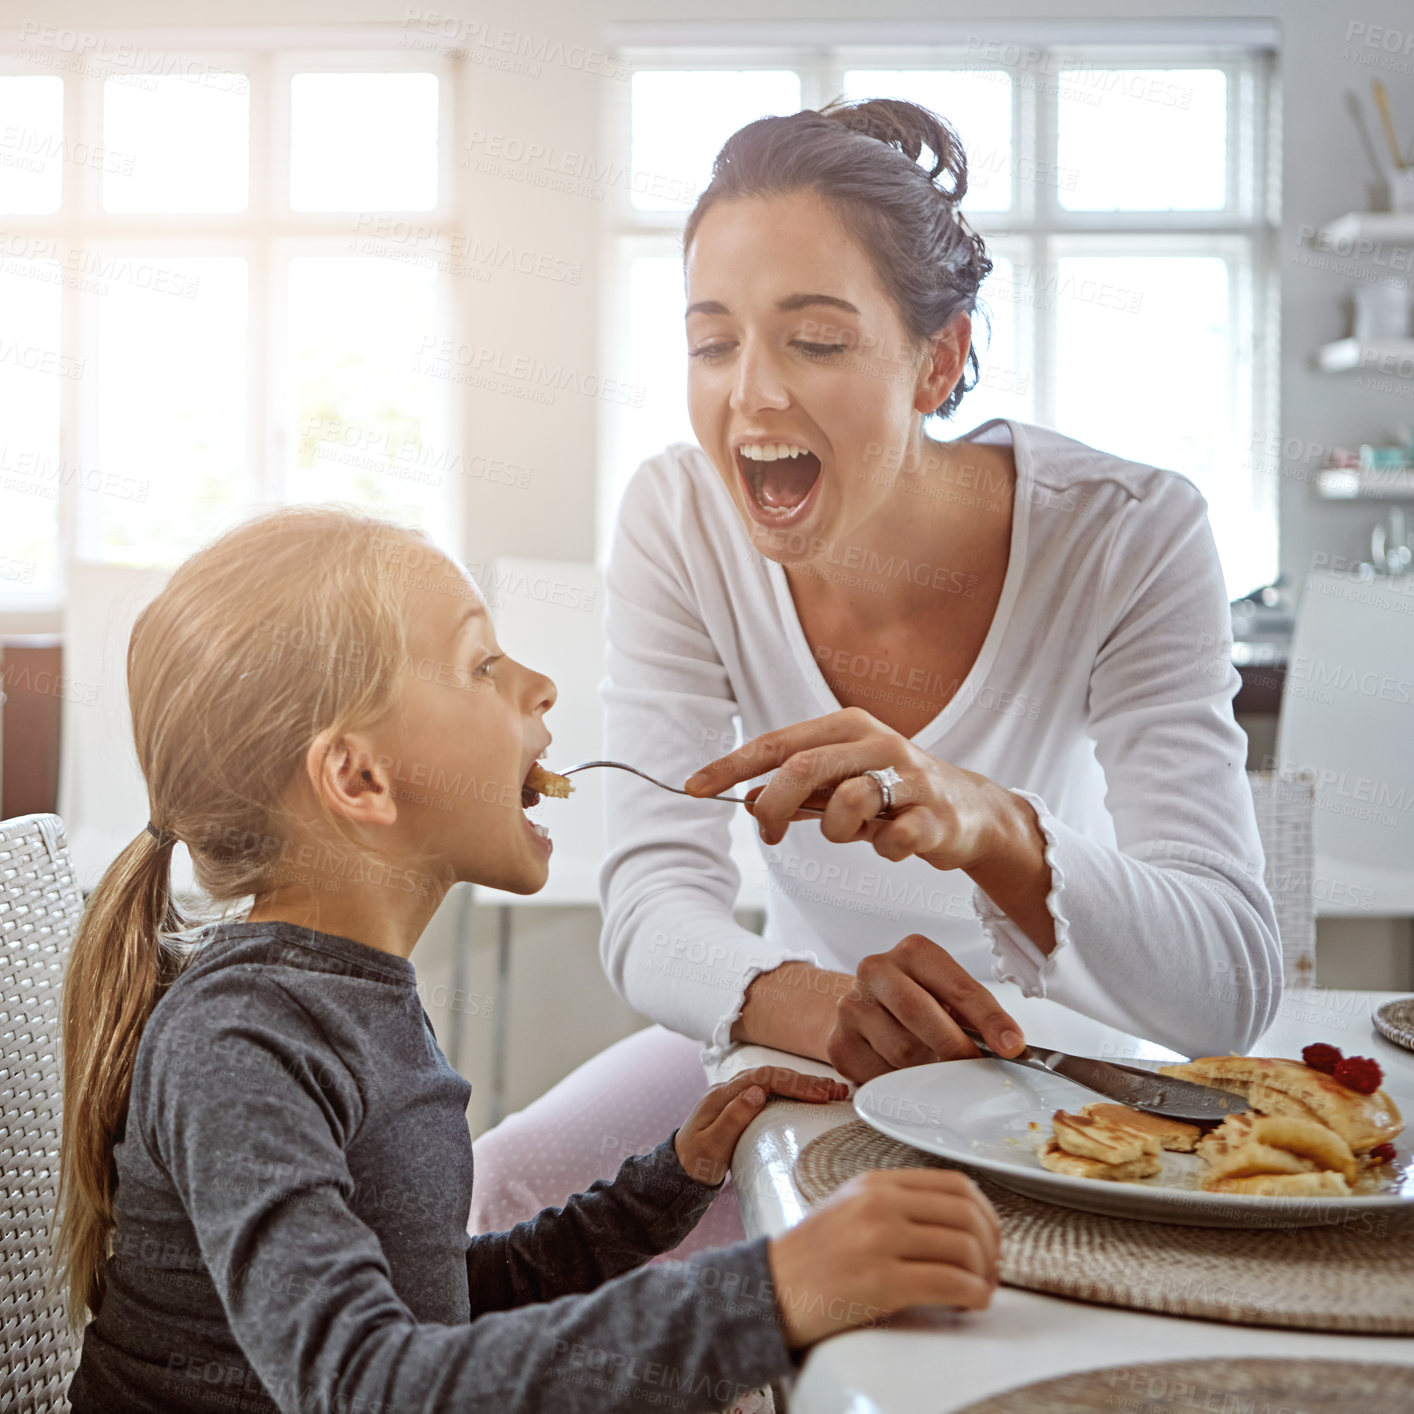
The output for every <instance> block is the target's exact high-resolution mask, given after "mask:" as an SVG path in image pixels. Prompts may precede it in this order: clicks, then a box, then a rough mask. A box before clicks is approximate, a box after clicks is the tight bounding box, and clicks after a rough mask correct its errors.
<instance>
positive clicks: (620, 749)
mask: <svg viewBox="0 0 1414 1414" xmlns="http://www.w3.org/2000/svg"><path fill="white" fill-rule="evenodd" d="M702 494H704V492H703V488H702V487H700V486H696V485H695V484H694V482H693V479H692V478H691V477H690V476H689V475H688V474H687V472H686V470H685V469H684V468H683V467H681V466H680V465H679V464H678V463H677V462H676V460H675V459H674V454H673V453H664V454H663V455H662V456H660V457H658V458H655V459H654V460H653V461H651V462H649V463H646V464H645V465H644V466H643V467H642V468H640V470H639V472H638V473H637V475H636V476H635V477H634V479H633V481H632V482H631V484H630V486H629V488H628V490H627V492H626V493H625V495H624V500H623V503H622V505H621V508H620V512H619V521H618V525H617V527H616V530H615V535H614V547H613V553H612V555H611V557H610V561H609V568H608V575H607V606H606V616H605V632H606V637H607V668H608V676H607V679H606V681H605V684H604V690H603V691H604V708H605V755H606V756H608V757H610V758H612V759H616V760H623V761H632V762H634V763H635V764H638V765H642V766H643V767H644V769H646V770H648V771H650V772H652V773H653V774H654V775H657V776H660V777H661V778H662V779H665V780H674V779H676V780H681V779H683V778H684V777H685V776H687V775H688V774H689V773H690V772H692V771H693V770H695V769H696V768H697V767H699V766H700V765H702V764H703V762H704V761H706V760H709V759H711V758H712V757H714V756H718V755H720V754H721V753H722V752H723V750H724V749H726V748H727V747H729V746H730V745H731V744H732V743H733V742H734V741H735V739H736V726H735V720H736V711H737V708H736V703H735V701H734V699H733V696H732V686H731V681H730V677H729V674H728V672H727V669H726V667H725V666H724V664H723V662H722V658H721V655H720V654H719V652H718V650H717V647H716V645H714V643H713V642H712V639H711V637H710V635H709V634H708V632H707V630H706V628H705V627H704V625H703V622H702V615H701V612H700V609H699V606H698V602H697V601H698V597H699V594H700V593H702V592H705V590H704V589H703V587H702V586H700V585H696V584H694V583H692V582H691V576H690V572H689V570H688V568H687V566H686V564H685V561H684V557H683V554H682V550H681V542H682V538H683V533H684V528H685V527H692V530H693V533H694V534H702V535H705V534H708V533H709V530H708V527H709V526H710V525H712V524H714V523H715V522H714V519H713V517H712V516H710V515H708V514H706V513H704V511H703V510H702V508H700V507H699V506H698V505H697V504H696V502H695V499H694V498H695V497H696V496H699V495H702ZM712 549H713V550H714V552H715V551H720V553H721V554H722V555H724V556H725V555H729V554H732V553H735V554H737V555H738V556H739V554H740V547H738V548H737V549H736V550H735V551H733V550H732V549H731V548H730V547H728V546H725V545H723V546H715V545H714V546H713V547H712ZM732 572H736V571H735V569H733V571H732ZM740 572H741V573H749V572H750V567H749V566H748V565H745V564H743V565H742V568H741V570H740ZM604 790H605V801H606V816H605V828H606V835H607V840H608V854H607V857H606V859H605V863H604V867H603V870H602V872H601V874H600V893H601V897H602V901H603V908H604V925H603V933H602V936H601V942H600V952H601V956H602V958H603V963H604V970H605V972H606V973H607V974H608V977H609V980H610V982H611V983H612V984H613V986H614V988H615V990H616V991H618V992H619V994H620V995H621V996H623V997H624V998H625V999H626V1000H627V1001H628V1002H629V1003H630V1004H631V1005H632V1006H633V1007H634V1008H635V1010H637V1011H639V1012H640V1013H642V1014H643V1015H645V1016H649V1017H652V1018H653V1019H654V1020H655V1021H658V1022H660V1023H661V1024H662V1025H664V1026H667V1027H669V1028H670V1029H672V1030H674V1031H679V1032H681V1033H683V1034H684V1035H688V1036H694V1037H696V1038H698V1039H699V1040H702V1041H706V1042H708V1043H709V1044H710V1045H711V1046H712V1047H714V1048H717V1049H721V1048H724V1047H725V1046H727V1045H728V1044H730V1041H731V1028H732V1026H733V1024H734V1023H735V1022H736V1020H737V1017H738V1015H739V1012H740V1009H741V1002H742V994H743V991H744V989H745V988H746V986H747V985H748V984H749V983H750V982H751V980H752V978H754V977H756V976H758V975H761V974H765V973H769V972H771V971H772V970H773V969H776V968H779V967H780V965H781V964H782V963H783V962H806V963H812V964H817V965H818V963H819V958H818V956H817V954H816V953H815V952H813V951H811V950H809V949H789V948H780V947H775V946H773V945H770V944H768V943H766V942H765V941H764V940H763V939H762V938H760V937H759V936H758V935H756V934H755V933H752V932H749V931H748V930H747V929H745V928H742V927H740V926H739V925H738V924H737V923H736V921H735V919H734V918H733V916H732V909H733V907H734V905H735V902H736V895H737V889H738V887H739V885H740V875H739V873H738V871H737V868H736V866H735V864H734V863H733V862H732V858H731V835H730V822H731V816H732V812H733V811H734V810H740V809H741V807H740V806H731V805H713V804H712V803H710V802H702V803H701V804H699V805H696V806H693V805H688V804H687V803H686V802H684V801H683V800H682V799H681V798H680V797H676V796H673V795H671V794H669V793H668V792H666V791H661V790H658V789H657V788H656V787H654V786H651V785H648V784H647V783H646V782H644V781H640V780H638V779H637V778H636V777H634V776H631V775H629V774H628V773H627V772H621V771H610V772H605V780H604ZM688 810H690V811H691V812H692V814H691V816H690V818H688V817H686V815H685V812H686V811H688ZM784 1039H785V1037H784V1033H782V1034H780V1035H778V1036H776V1037H775V1039H773V1040H772V1044H776V1045H781V1044H782V1042H783V1040H784ZM794 1040H795V1044H792V1045H789V1046H787V1047H785V1048H786V1049H790V1050H793V1051H795V1052H797V1053H798V1054H803V1055H813V1056H817V1057H818V1056H819V1055H820V1054H821V1049H822V1047H823V1034H822V1035H820V1036H818V1037H816V1038H814V1039H813V1040H812V1038H811V1036H810V1035H809V1034H804V1035H796V1036H795V1037H794Z"/></svg>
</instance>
